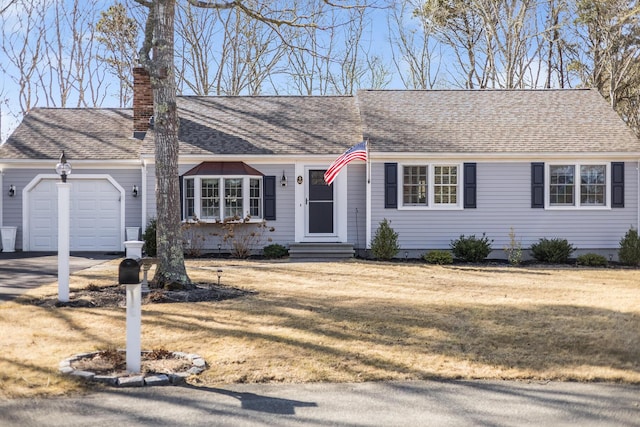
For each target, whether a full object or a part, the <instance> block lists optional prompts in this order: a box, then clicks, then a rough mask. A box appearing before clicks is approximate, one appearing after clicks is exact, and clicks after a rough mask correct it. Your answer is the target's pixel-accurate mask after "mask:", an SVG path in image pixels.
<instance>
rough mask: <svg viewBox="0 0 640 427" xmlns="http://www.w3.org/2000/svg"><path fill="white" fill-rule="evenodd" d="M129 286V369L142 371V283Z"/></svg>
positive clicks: (137, 371)
mask: <svg viewBox="0 0 640 427" xmlns="http://www.w3.org/2000/svg"><path fill="white" fill-rule="evenodd" d="M126 286H127V371H128V372H130V373H140V371H141V369H140V368H141V366H140V359H141V352H142V348H141V345H140V336H141V323H142V322H141V313H142V310H141V303H142V301H141V300H142V298H141V291H140V288H141V286H140V283H138V284H135V285H126Z"/></svg>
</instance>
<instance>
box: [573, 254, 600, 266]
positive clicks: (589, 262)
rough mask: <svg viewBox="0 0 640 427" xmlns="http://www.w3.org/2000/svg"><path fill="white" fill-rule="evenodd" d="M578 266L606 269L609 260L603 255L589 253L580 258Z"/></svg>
mask: <svg viewBox="0 0 640 427" xmlns="http://www.w3.org/2000/svg"><path fill="white" fill-rule="evenodd" d="M577 261H578V265H584V266H586V267H606V266H607V259H606V258H605V257H603V256H602V255H598V254H594V253H588V254H584V255H580V256H579V257H578V260H577Z"/></svg>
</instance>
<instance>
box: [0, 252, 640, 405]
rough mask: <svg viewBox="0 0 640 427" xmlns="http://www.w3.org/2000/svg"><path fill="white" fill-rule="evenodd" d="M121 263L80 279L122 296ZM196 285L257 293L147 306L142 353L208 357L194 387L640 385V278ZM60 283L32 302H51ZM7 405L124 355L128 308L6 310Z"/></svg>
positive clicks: (2, 368) (232, 278)
mask: <svg viewBox="0 0 640 427" xmlns="http://www.w3.org/2000/svg"><path fill="white" fill-rule="evenodd" d="M118 262H119V260H115V261H112V262H109V263H106V264H103V265H101V266H97V267H94V268H92V269H88V270H85V271H83V272H80V273H78V274H76V275H74V276H73V277H72V279H71V288H72V292H73V290H74V289H81V288H86V287H88V286H90V285H91V286H104V285H111V284H113V282H114V280H115V278H116V277H117V265H118ZM187 266H188V270H189V274H190V276H191V277H192V279H194V280H196V281H205V282H206V281H209V282H215V281H217V278H216V274H215V271H216V270H217V269H218V268H222V269H223V270H224V273H223V277H222V283H223V284H226V285H229V286H235V287H240V288H244V289H248V290H252V291H257V294H255V295H251V296H247V297H244V298H239V299H234V300H226V301H222V302H200V303H175V304H153V305H145V306H143V331H142V347H143V349H153V348H166V349H168V350H171V351H184V352H190V353H197V354H200V355H202V356H203V357H204V358H205V359H206V360H207V362H208V364H209V365H210V369H209V370H207V371H205V372H204V373H203V374H201V375H200V376H199V377H197V378H194V379H193V380H192V382H193V383H194V384H199V385H207V386H212V385H216V384H220V383H233V382H267V381H280V382H315V381H368V380H390V379H426V378H468V379H471V378H483V379H501V378H504V379H540V380H552V379H553V380H578V381H593V380H598V381H620V382H629V383H640V270H635V269H589V268H572V267H566V268H553V269H551V268H541V267H521V268H513V267H506V266H485V267H473V266H445V267H439V266H427V265H422V264H410V263H409V264H386V263H376V262H365V261H357V260H350V261H344V262H290V261H273V262H271V261H269V262H263V261H231V260H225V261H219V260H206V261H189V262H188V263H187ZM55 293H56V287H55V283H54V284H51V285H50V286H45V287H41V288H39V289H37V290H35V291H33V292H32V293H31V296H35V295H52V294H55ZM0 328H1V329H2V340H1V342H0V397H16V396H33V395H55V394H62V393H68V392H70V391H75V390H79V389H80V388H81V387H82V384H80V383H78V382H75V381H73V380H70V379H68V378H65V377H62V376H60V375H58V373H57V366H58V362H59V361H60V360H62V359H64V358H66V357H68V356H70V355H73V354H76V353H80V352H85V351H93V350H96V349H104V348H109V347H124V344H125V310H124V309H123V308H120V309H115V308H112V309H106V308H46V307H37V306H34V305H28V304H24V303H21V302H20V301H16V302H10V303H3V304H0Z"/></svg>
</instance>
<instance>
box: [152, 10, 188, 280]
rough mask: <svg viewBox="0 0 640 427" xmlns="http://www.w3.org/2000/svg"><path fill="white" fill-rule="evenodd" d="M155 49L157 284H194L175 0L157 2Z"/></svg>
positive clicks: (153, 83)
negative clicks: (182, 176) (188, 263)
mask: <svg viewBox="0 0 640 427" xmlns="http://www.w3.org/2000/svg"><path fill="white" fill-rule="evenodd" d="M153 7H154V8H155V10H154V14H153V15H154V19H155V20H156V22H155V25H154V29H155V32H154V34H155V37H154V38H155V44H154V48H153V60H152V61H151V62H152V64H153V68H154V70H153V71H154V72H153V73H151V84H152V87H153V96H154V116H155V145H156V203H157V209H158V212H157V214H158V217H157V231H156V236H157V249H158V267H157V269H156V274H155V277H154V281H155V282H156V286H158V287H164V288H170V289H182V288H190V287H193V285H192V283H191V280H190V279H189V276H188V275H187V271H186V268H185V265H184V252H183V248H182V229H181V218H180V183H179V175H178V174H179V172H178V114H177V105H176V80H175V72H174V67H173V46H174V42H173V34H174V15H175V0H156V1H155V2H154V5H153Z"/></svg>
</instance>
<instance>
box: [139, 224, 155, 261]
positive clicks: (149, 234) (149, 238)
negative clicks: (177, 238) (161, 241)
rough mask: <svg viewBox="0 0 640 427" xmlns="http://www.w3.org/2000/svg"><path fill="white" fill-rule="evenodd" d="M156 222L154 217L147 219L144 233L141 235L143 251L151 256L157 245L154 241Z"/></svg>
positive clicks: (153, 254)
mask: <svg viewBox="0 0 640 427" xmlns="http://www.w3.org/2000/svg"><path fill="white" fill-rule="evenodd" d="M156 224H157V220H156V219H155V218H153V219H151V220H149V223H148V224H147V228H145V230H144V234H143V235H142V240H144V252H145V253H146V254H147V255H148V256H151V257H153V256H156V255H157V253H158V245H157V243H156Z"/></svg>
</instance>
